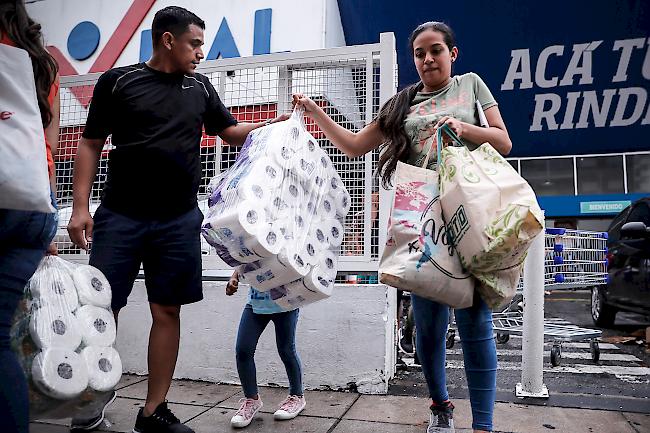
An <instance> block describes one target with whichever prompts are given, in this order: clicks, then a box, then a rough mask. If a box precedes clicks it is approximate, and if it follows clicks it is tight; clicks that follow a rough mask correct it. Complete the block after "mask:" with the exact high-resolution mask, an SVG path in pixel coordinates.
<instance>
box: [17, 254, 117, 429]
mask: <svg viewBox="0 0 650 433" xmlns="http://www.w3.org/2000/svg"><path fill="white" fill-rule="evenodd" d="M110 300H111V288H110V285H109V284H108V281H106V278H105V277H104V275H103V274H102V273H101V272H100V271H99V270H98V269H96V268H93V267H92V266H88V265H73V264H72V263H69V262H66V261H64V260H63V259H61V258H59V257H54V256H48V257H45V258H44V259H43V261H42V262H41V264H40V265H39V267H38V269H37V270H36V273H34V276H33V277H32V278H31V280H30V281H29V283H28V285H27V288H26V291H25V297H24V300H23V302H22V303H21V306H20V308H19V311H18V313H17V315H16V318H15V319H14V326H13V328H12V346H13V349H14V351H15V352H16V354H17V355H18V359H19V361H20V363H21V365H22V367H23V370H24V372H25V376H26V377H27V378H28V380H29V397H30V417H31V418H32V419H35V418H44V417H47V418H67V417H70V416H74V415H75V414H78V413H88V412H92V411H94V409H101V405H102V404H103V401H104V399H103V398H102V396H101V395H100V394H99V393H102V392H106V391H110V390H112V389H113V388H114V387H115V386H116V385H117V383H118V382H119V380H120V378H121V376H122V361H121V359H120V356H119V354H118V353H117V351H116V350H115V348H114V347H113V346H114V343H115V337H116V331H117V327H116V324H115V319H114V318H113V313H112V311H111V310H110Z"/></svg>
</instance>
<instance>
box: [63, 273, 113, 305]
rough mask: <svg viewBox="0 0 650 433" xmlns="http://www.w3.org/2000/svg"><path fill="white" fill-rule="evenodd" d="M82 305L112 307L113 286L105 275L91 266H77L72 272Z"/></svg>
mask: <svg viewBox="0 0 650 433" xmlns="http://www.w3.org/2000/svg"><path fill="white" fill-rule="evenodd" d="M72 278H73V280H74V285H75V287H76V288H77V293H78V295H79V302H80V303H81V305H96V306H98V307H102V308H108V307H110V306H111V299H112V295H111V285H110V283H109V282H108V280H107V279H106V277H105V276H104V274H103V273H102V272H101V271H100V270H99V269H97V268H95V267H93V266H89V265H80V266H77V267H76V268H75V269H74V271H73V272H72Z"/></svg>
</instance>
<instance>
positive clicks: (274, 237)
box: [244, 224, 285, 258]
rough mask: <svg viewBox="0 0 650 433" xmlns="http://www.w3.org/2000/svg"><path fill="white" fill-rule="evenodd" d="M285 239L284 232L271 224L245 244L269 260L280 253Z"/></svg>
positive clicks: (246, 240) (248, 239)
mask: <svg viewBox="0 0 650 433" xmlns="http://www.w3.org/2000/svg"><path fill="white" fill-rule="evenodd" d="M284 243H285V238H284V235H283V234H282V232H281V231H280V230H278V229H276V228H273V226H272V225H271V224H266V226H264V227H262V228H261V229H260V230H259V232H258V233H257V234H256V235H255V236H251V237H249V238H247V239H245V240H244V244H245V245H246V246H247V247H248V249H250V250H251V251H253V252H254V253H255V254H256V255H258V256H260V257H262V258H267V257H271V256H274V255H276V254H278V253H279V252H280V250H281V249H282V247H283V246H284Z"/></svg>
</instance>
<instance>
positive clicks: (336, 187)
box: [329, 167, 345, 195]
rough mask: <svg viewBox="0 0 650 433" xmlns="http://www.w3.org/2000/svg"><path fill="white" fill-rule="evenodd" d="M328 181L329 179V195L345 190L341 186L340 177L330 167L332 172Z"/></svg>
mask: <svg viewBox="0 0 650 433" xmlns="http://www.w3.org/2000/svg"><path fill="white" fill-rule="evenodd" d="M329 179H330V194H332V195H334V194H336V193H338V192H339V191H342V190H344V189H345V186H344V185H343V181H342V180H341V177H340V176H339V174H338V173H337V172H336V170H334V167H332V171H331V172H330V176H329Z"/></svg>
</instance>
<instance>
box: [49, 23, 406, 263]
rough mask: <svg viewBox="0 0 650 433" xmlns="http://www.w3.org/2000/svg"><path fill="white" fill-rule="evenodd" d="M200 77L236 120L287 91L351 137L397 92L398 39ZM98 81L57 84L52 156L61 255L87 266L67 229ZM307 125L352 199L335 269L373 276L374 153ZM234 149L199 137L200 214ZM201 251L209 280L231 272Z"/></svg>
mask: <svg viewBox="0 0 650 433" xmlns="http://www.w3.org/2000/svg"><path fill="white" fill-rule="evenodd" d="M197 72H199V73H201V74H204V75H206V76H207V77H208V78H209V80H210V81H211V83H212V84H213V85H214V87H215V89H216V90H217V92H218V93H219V96H220V98H221V99H222V101H223V102H224V104H225V105H226V106H227V107H228V108H229V110H230V111H231V113H232V114H233V115H234V116H235V118H237V119H238V120H239V121H242V122H260V121H263V120H266V119H272V118H274V117H276V116H277V115H278V114H280V113H287V112H290V111H291V95H292V93H303V94H305V95H307V96H309V97H311V98H312V99H314V100H315V101H316V102H317V103H318V104H319V105H320V106H321V107H322V108H323V109H324V110H325V111H326V112H327V113H328V114H329V115H330V116H332V117H333V118H334V120H335V121H337V122H338V123H339V124H341V125H343V126H344V127H346V128H348V129H350V130H353V131H356V130H359V129H361V128H363V126H364V125H366V124H367V123H369V122H370V121H371V120H372V119H373V118H374V117H375V116H376V114H377V112H378V110H379V107H380V106H381V104H383V103H384V102H385V101H386V100H387V99H388V98H389V97H391V96H392V95H394V94H395V92H396V88H397V76H396V52H395V38H394V35H393V34H392V33H384V34H381V36H380V42H379V43H376V44H368V45H358V46H349V47H341V48H331V49H322V50H313V51H303V52H296V53H279V54H270V55H263V56H253V57H247V58H233V59H222V60H214V61H208V62H205V63H203V64H202V65H200V66H199V67H198V68H197ZM100 75H101V74H87V75H80V76H68V77H63V78H62V79H61V124H60V135H59V152H58V155H57V157H56V177H57V184H58V191H57V198H58V201H59V206H60V209H61V210H60V221H59V230H58V232H57V236H56V238H55V241H56V242H57V244H58V247H59V250H60V252H61V254H62V255H63V256H64V257H65V258H67V259H69V260H73V261H85V260H87V256H86V254H85V252H83V251H81V250H79V249H78V248H76V247H74V246H73V245H72V244H71V243H70V240H69V238H68V236H67V232H66V230H65V226H66V225H67V222H68V220H69V218H70V214H71V205H72V167H73V159H74V155H75V153H76V148H77V144H78V141H79V139H80V138H81V134H82V132H83V129H84V125H85V122H86V118H87V115H88V105H89V103H90V98H91V96H92V91H93V88H94V84H95V83H96V82H97V79H98V78H99V76H100ZM306 124H307V128H308V130H309V131H310V132H311V133H312V135H313V136H314V137H315V138H316V139H317V140H318V142H319V145H320V146H321V147H322V148H323V149H324V150H326V151H327V153H328V155H329V156H330V158H331V159H332V162H333V163H334V165H335V166H336V168H337V170H338V172H339V174H340V175H341V178H342V180H343V181H344V183H345V185H346V187H347V189H348V191H349V192H350V195H351V198H352V206H351V210H350V213H349V215H348V217H347V219H346V239H345V240H344V243H343V245H342V250H341V256H342V257H341V260H340V261H339V263H340V270H341V271H344V272H345V271H376V270H377V267H378V261H379V254H380V250H381V245H384V244H385V239H384V237H385V233H383V230H379V227H386V221H387V218H388V209H385V208H386V207H387V206H379V202H381V203H389V200H387V199H386V194H388V193H387V192H386V191H383V190H381V189H380V188H379V184H378V182H377V180H376V176H374V173H375V171H376V168H377V161H378V151H374V152H371V153H368V154H366V155H365V156H362V157H359V158H355V159H349V158H347V157H346V156H345V155H343V154H342V153H341V152H340V151H339V150H338V149H336V148H335V147H334V146H333V145H332V143H331V142H329V140H327V139H326V138H325V136H324V135H323V134H322V132H321V131H320V130H319V128H318V127H317V126H316V125H315V124H314V123H313V122H312V121H311V120H310V119H306ZM112 148H113V146H112V143H111V137H108V139H107V141H106V144H105V146H104V149H103V152H102V156H101V158H100V161H99V169H98V173H97V177H96V179H95V181H94V183H93V187H92V191H91V196H90V197H91V198H90V201H91V206H90V209H91V212H93V211H94V210H95V209H96V208H97V206H98V204H99V201H100V194H101V190H102V188H103V185H104V182H105V180H106V175H107V169H108V154H109V153H110V151H111V150H112ZM238 151H239V148H237V147H234V146H228V145H227V144H224V143H223V142H222V140H221V139H220V138H219V137H208V136H205V135H204V136H203V138H202V140H201V146H200V157H201V165H202V173H203V175H202V182H201V187H200V190H199V197H198V199H199V206H200V207H201V208H202V210H203V211H204V212H205V211H206V210H207V200H206V199H207V197H206V195H207V192H206V187H207V185H208V182H209V181H210V179H211V178H212V177H214V176H215V175H217V174H219V173H221V172H222V171H224V170H227V169H228V168H229V167H230V166H231V165H232V164H233V163H234V161H235V159H236V158H237V155H238ZM377 208H379V209H378V211H377ZM202 249H203V253H204V257H203V268H204V273H205V274H206V275H221V274H225V273H227V272H229V266H227V265H226V264H225V263H224V262H223V261H221V259H220V258H219V257H218V256H217V255H216V254H215V253H214V251H213V250H212V249H211V248H209V247H208V245H207V243H205V242H203V244H202Z"/></svg>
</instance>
